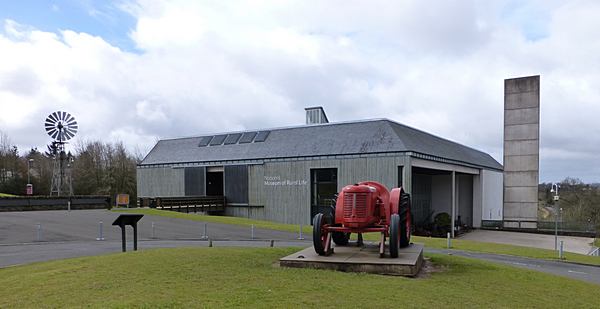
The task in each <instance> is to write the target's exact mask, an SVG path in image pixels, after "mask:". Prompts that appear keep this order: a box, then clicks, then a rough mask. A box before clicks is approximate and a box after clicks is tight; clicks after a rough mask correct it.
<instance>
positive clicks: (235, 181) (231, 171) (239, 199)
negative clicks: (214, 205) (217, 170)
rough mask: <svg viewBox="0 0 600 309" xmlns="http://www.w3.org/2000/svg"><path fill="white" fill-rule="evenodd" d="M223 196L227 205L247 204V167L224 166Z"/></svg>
mask: <svg viewBox="0 0 600 309" xmlns="http://www.w3.org/2000/svg"><path fill="white" fill-rule="evenodd" d="M224 172H225V175H224V176H225V179H224V182H225V196H226V197H227V203H237V204H247V203H248V166H247V165H228V166H225V169H224Z"/></svg>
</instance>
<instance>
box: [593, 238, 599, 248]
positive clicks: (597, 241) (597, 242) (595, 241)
mask: <svg viewBox="0 0 600 309" xmlns="http://www.w3.org/2000/svg"><path fill="white" fill-rule="evenodd" d="M594 246H596V247H600V238H596V239H595V240H594Z"/></svg>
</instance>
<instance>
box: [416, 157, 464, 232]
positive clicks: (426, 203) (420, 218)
mask: <svg viewBox="0 0 600 309" xmlns="http://www.w3.org/2000/svg"><path fill="white" fill-rule="evenodd" d="M453 177H454V181H453ZM453 182H454V184H453ZM453 187H454V194H453ZM473 193H474V190H473V175H471V174H466V173H457V172H454V173H453V172H452V171H447V170H436V169H431V168H423V167H413V169H412V212H413V218H414V223H415V233H416V234H419V235H427V236H444V235H445V234H446V233H448V232H451V226H454V233H455V234H457V233H462V232H464V231H468V230H470V229H471V228H473V217H474V213H473V200H474V199H473ZM453 200H454V203H453ZM453 208H454V209H453ZM452 217H454V220H452Z"/></svg>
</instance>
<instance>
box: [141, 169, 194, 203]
mask: <svg viewBox="0 0 600 309" xmlns="http://www.w3.org/2000/svg"><path fill="white" fill-rule="evenodd" d="M137 180H138V186H137V195H138V197H159V196H162V197H169V196H183V195H184V194H185V190H184V189H185V187H184V169H183V168H171V167H157V168H138V169H137Z"/></svg>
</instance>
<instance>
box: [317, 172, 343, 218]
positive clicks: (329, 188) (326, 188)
mask: <svg viewBox="0 0 600 309" xmlns="http://www.w3.org/2000/svg"><path fill="white" fill-rule="evenodd" d="M337 193H338V192H337V168H320V169H312V170H310V204H311V205H310V206H311V207H310V219H311V222H312V218H313V217H314V216H315V215H316V214H318V213H324V214H332V213H331V209H332V208H331V206H335V197H336V194H337Z"/></svg>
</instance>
